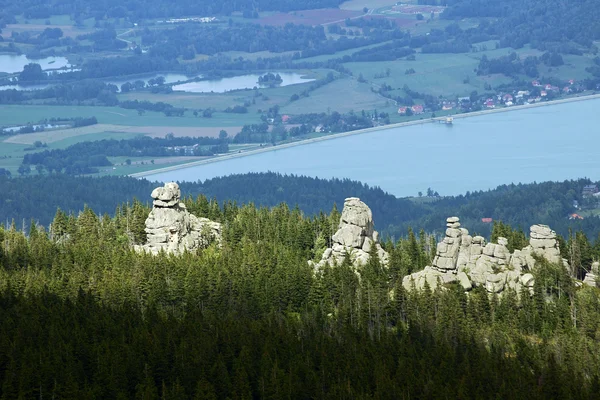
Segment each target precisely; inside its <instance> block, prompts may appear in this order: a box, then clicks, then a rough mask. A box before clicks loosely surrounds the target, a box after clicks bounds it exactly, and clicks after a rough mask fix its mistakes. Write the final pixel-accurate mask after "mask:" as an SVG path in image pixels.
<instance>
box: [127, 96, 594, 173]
mask: <svg viewBox="0 0 600 400" xmlns="http://www.w3.org/2000/svg"><path fill="white" fill-rule="evenodd" d="M595 99H600V94H590V95H583V96H576V97H569V98H566V99H558V100H552V101H545V102H541V103H533V104H523V105H519V106H512V107H503V108H494V109H487V110H481V111H474V112H470V113H461V114H452V115H447V116H443V117H436V118H427V119H418V120H413V121H406V122H398V123H395V124H388V125H382V126H375V127H372V128H366V129H359V130H355V131H349V132H340V133H333V134H331V135H326V136H320V137H316V138H312V139H304V140H299V141H297V142H290V143H284V144H278V145H275V146H269V147H263V148H259V149H255V150H249V151H246V152H242V153H233V154H226V155H222V156H215V157H213V158H209V159H206V160H201V161H193V162H190V163H185V164H179V165H172V166H169V167H164V168H157V169H152V170H149V171H144V172H137V173H134V174H129V175H127V176H130V177H132V178H145V177H148V176H151V175H156V174H161V173H165V172H171V171H176V170H180V169H185V168H190V167H196V166H199V165H206V164H212V163H216V162H221V161H227V160H231V159H234V158H240V157H247V156H253V155H256V154H261V153H265V152H268V151H275V150H280V149H287V148H291V147H296V146H303V145H307V144H311V143H317V142H322V141H325V140H334V139H338V138H342V137H347V136H353V135H361V134H364V133H370V132H378V131H383V130H387V129H395V128H402V127H405V126H413V125H422V124H428V123H432V122H436V121H440V122H443V121H445V120H446V118H448V117H452V118H453V119H456V118H469V117H478V116H482V115H488V114H496V113H502V112H509V111H517V110H525V109H529V108H538V107H548V106H552V105H557V104H564V103H573V102H577V101H586V100H595Z"/></svg>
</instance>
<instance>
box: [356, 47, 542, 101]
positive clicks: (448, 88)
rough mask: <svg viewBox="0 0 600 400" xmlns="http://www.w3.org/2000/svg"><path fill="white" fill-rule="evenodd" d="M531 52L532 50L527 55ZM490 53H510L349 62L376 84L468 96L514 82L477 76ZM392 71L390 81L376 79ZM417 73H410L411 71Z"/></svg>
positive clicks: (434, 93)
mask: <svg viewBox="0 0 600 400" xmlns="http://www.w3.org/2000/svg"><path fill="white" fill-rule="evenodd" d="M525 52H527V53H531V52H532V51H531V50H530V49H525V50H523V53H525ZM484 54H486V55H487V56H488V58H492V57H499V56H500V55H504V54H508V51H507V50H506V49H501V50H491V51H483V52H478V53H468V54H417V55H416V60H415V61H406V60H397V61H389V62H388V61H383V62H371V63H346V64H345V66H346V67H347V68H349V69H350V70H351V71H352V73H353V74H354V76H359V75H360V74H362V76H363V77H364V78H365V79H366V80H369V81H372V82H373V83H376V84H381V83H383V82H385V83H386V84H388V85H390V86H392V88H394V89H398V88H402V87H403V86H404V85H408V86H409V87H410V88H411V89H413V90H416V91H419V92H424V93H428V94H432V95H435V96H439V95H442V96H451V95H457V96H464V95H468V94H469V93H471V92H472V91H473V90H477V91H479V92H483V91H484V86H485V84H486V83H489V84H490V85H492V86H496V85H499V84H502V83H509V82H511V79H510V78H508V77H506V76H504V75H499V74H498V75H490V76H478V75H477V73H476V69H477V66H478V65H479V59H480V58H481V57H482V56H483V55H484ZM388 68H389V69H390V71H391V74H390V77H389V78H384V79H378V80H374V75H375V74H378V73H381V71H385V70H386V69H388ZM410 68H412V69H414V70H415V73H414V74H406V71H407V70H408V69H410Z"/></svg>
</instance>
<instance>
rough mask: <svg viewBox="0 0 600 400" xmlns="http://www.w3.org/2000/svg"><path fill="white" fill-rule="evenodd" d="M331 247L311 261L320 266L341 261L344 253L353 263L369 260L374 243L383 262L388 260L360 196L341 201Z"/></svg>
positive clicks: (363, 262) (356, 264) (369, 211)
mask: <svg viewBox="0 0 600 400" xmlns="http://www.w3.org/2000/svg"><path fill="white" fill-rule="evenodd" d="M331 240H332V242H333V244H332V246H331V248H329V249H327V250H325V252H324V253H323V256H322V258H321V260H320V261H319V262H318V263H316V264H315V263H312V262H311V264H312V265H313V266H314V267H315V268H316V269H319V268H321V267H323V266H325V265H326V264H330V265H333V264H336V263H337V264H340V263H341V262H342V261H343V260H344V257H346V255H349V257H350V261H351V262H352V264H353V265H355V266H360V265H364V264H366V263H367V262H368V260H369V257H370V256H369V253H370V252H371V251H372V249H373V246H375V249H376V251H377V255H378V257H379V259H380V261H381V263H382V264H383V265H387V264H388V261H389V255H388V253H387V252H386V251H385V250H383V248H382V247H381V245H380V244H379V234H378V233H377V231H375V229H374V224H373V214H372V212H371V209H370V208H369V207H368V206H367V205H366V204H365V203H363V202H362V201H360V199H359V198H356V197H349V198H347V199H346V201H345V202H344V209H343V210H342V215H341V217H340V223H339V225H338V230H337V231H336V232H335V233H334V234H333V236H332V237H331Z"/></svg>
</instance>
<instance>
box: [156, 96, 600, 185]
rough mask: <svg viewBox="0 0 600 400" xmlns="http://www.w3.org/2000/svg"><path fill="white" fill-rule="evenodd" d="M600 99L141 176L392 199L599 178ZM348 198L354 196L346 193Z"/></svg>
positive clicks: (389, 131)
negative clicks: (357, 191) (359, 187)
mask: <svg viewBox="0 0 600 400" xmlns="http://www.w3.org/2000/svg"><path fill="white" fill-rule="evenodd" d="M599 107H600V99H594V100H586V101H577V102H573V103H564V104H554V105H548V106H546V107H539V108H531V109H524V110H515V111H510V112H505V113H498V114H489V115H481V116H474V117H469V118H461V119H455V121H454V125H453V126H451V127H449V126H446V125H442V124H434V123H425V124H421V125H413V126H407V127H402V128H393V129H385V130H380V131H376V132H370V133H365V134H359V135H354V136H346V137H342V138H338V139H332V140H326V141H321V142H317V143H311V144H307V145H302V146H297V147H291V148H287V149H282V150H274V151H270V152H264V153H261V154H257V155H251V156H247V157H240V158H235V159H231V160H226V161H219V162H215V163H211V164H206V165H199V166H194V167H188V168H182V169H179V170H174V171H170V172H165V173H159V174H154V175H149V176H146V178H147V179H150V180H158V181H196V180H198V179H202V180H205V179H209V178H213V177H217V176H223V175H229V174H237V173H246V172H264V171H274V172H280V173H285V174H298V175H306V176H314V177H320V178H333V177H335V178H350V179H353V180H358V181H361V182H364V183H367V184H369V185H371V186H379V187H381V188H382V189H383V190H386V191H388V192H390V193H392V194H394V195H396V196H414V195H417V193H418V192H419V191H422V192H425V191H426V190H427V188H429V187H431V188H432V189H433V190H435V191H438V192H439V193H440V194H441V195H457V194H461V193H465V192H467V191H475V190H487V189H491V188H494V187H496V186H498V185H501V184H509V183H519V182H521V183H530V182H534V181H537V182H540V181H547V180H552V181H557V180H564V179H574V178H580V177H588V178H591V179H593V180H598V179H600V162H599V161H598V159H597V158H598V148H599V146H600V136H599V135H598V134H597V131H598V126H599V124H600V116H599V115H598V114H597V112H598V111H597V110H598V109H599ZM348 195H349V196H350V195H352V193H348Z"/></svg>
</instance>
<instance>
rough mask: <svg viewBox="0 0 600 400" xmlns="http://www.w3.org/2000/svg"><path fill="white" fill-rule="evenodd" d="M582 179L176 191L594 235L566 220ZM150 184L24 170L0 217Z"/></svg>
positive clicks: (385, 220)
mask: <svg viewBox="0 0 600 400" xmlns="http://www.w3.org/2000/svg"><path fill="white" fill-rule="evenodd" d="M589 183H590V181H589V180H587V179H579V180H573V181H565V182H544V183H533V184H518V185H513V184H511V185H502V186H499V187H497V188H496V189H493V190H489V191H485V192H484V191H480V192H472V193H466V194H464V195H461V196H449V197H440V198H432V197H423V198H396V197H395V196H393V195H391V194H388V193H386V192H384V191H383V190H381V189H380V188H373V187H369V186H368V185H366V184H363V183H360V182H356V181H351V180H348V179H331V180H327V179H317V178H309V177H304V176H293V175H281V174H276V173H249V174H243V175H231V176H228V177H221V178H214V179H210V180H206V181H204V182H201V181H199V182H195V183H192V182H184V183H182V184H181V190H182V194H183V195H184V196H194V197H195V196H197V195H199V194H204V195H205V196H206V197H208V198H216V199H217V200H218V201H219V202H223V201H225V200H231V201H235V202H237V203H238V204H241V203H249V202H252V203H254V204H256V205H258V206H274V205H277V204H279V203H282V202H285V203H288V204H289V205H290V206H291V207H293V206H295V205H297V206H298V207H299V208H300V209H301V210H302V211H303V212H304V213H305V214H308V215H315V214H318V213H319V212H320V211H323V212H325V213H329V212H330V211H331V209H332V207H333V205H334V204H336V205H337V206H338V207H341V205H342V204H343V202H344V199H345V198H346V197H359V198H361V199H362V200H363V201H364V202H365V203H367V204H368V205H369V207H371V209H372V210H373V218H374V220H375V224H376V226H377V229H378V230H379V231H380V232H381V233H382V234H383V235H384V236H392V237H395V238H398V237H400V236H403V235H405V234H406V232H407V229H408V227H409V226H410V227H415V228H417V227H418V228H423V229H425V230H426V231H428V232H437V233H440V234H441V233H442V230H443V229H444V228H445V225H444V220H445V218H446V217H448V216H451V215H457V216H459V217H460V218H461V222H462V224H463V226H464V227H466V228H467V229H469V230H470V231H471V232H473V233H479V234H481V235H484V236H488V235H489V234H490V232H491V224H490V223H485V222H482V219H483V218H492V219H493V220H500V221H503V222H506V223H509V224H511V225H512V226H514V227H516V228H522V229H523V230H525V231H526V230H527V229H528V227H529V226H530V225H532V224H534V223H542V224H547V225H550V226H551V227H552V228H553V229H555V230H556V231H557V232H559V233H560V234H562V235H567V234H568V231H569V229H570V228H571V229H574V230H583V231H584V232H585V233H586V234H587V235H588V236H590V237H596V236H597V235H598V232H600V219H599V218H598V217H593V216H590V217H587V218H585V219H583V220H579V219H577V220H570V219H569V218H568V215H569V214H571V213H573V212H576V211H577V210H575V209H574V207H573V201H578V202H579V204H584V202H585V199H583V198H582V195H581V193H582V189H583V187H584V186H585V185H587V184H589ZM156 186H157V184H156V183H154V182H150V181H147V180H145V179H141V180H140V179H134V178H129V177H103V178H87V177H70V176H65V175H49V176H32V177H27V178H20V179H9V178H6V177H0V193H2V196H1V198H0V221H2V223H7V222H8V223H10V222H11V221H12V220H13V219H14V220H15V222H16V223H17V225H18V226H22V224H23V223H24V226H28V224H29V221H30V220H31V219H33V220H35V221H37V222H39V223H40V224H42V225H46V226H47V225H48V224H49V223H50V221H52V218H53V217H54V215H55V213H56V210H57V208H61V209H62V210H65V211H68V212H74V213H78V212H79V211H81V210H82V209H83V207H84V205H86V204H87V205H88V206H89V207H90V208H92V209H93V210H94V211H95V212H96V213H102V214H103V213H108V214H113V213H114V211H115V209H116V207H117V206H118V205H119V204H123V203H126V202H131V201H132V200H133V199H134V198H137V199H139V200H141V201H142V202H144V203H145V202H149V201H150V192H151V191H152V189H153V188H154V187H156Z"/></svg>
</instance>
